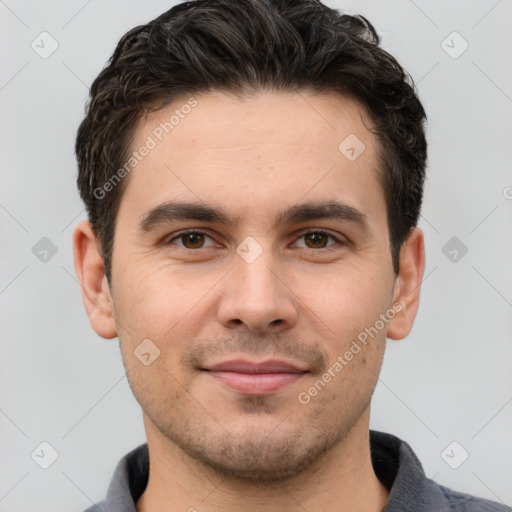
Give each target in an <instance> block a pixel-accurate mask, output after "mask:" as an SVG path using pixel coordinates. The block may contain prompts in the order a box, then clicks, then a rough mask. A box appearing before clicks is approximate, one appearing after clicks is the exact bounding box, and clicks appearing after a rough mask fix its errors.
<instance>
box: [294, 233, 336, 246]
mask: <svg viewBox="0 0 512 512" xmlns="http://www.w3.org/2000/svg"><path fill="white" fill-rule="evenodd" d="M302 238H303V239H304V241H305V244H306V245H303V246H302V247H303V248H306V249H325V248H327V247H331V246H332V245H336V243H334V244H330V245H327V244H328V240H329V238H330V239H331V240H334V241H335V242H338V243H342V242H341V241H340V240H338V239H337V238H336V237H335V236H334V235H332V234H331V233H329V232H328V231H324V230H322V229H315V230H311V231H308V232H307V233H303V234H302V235H301V236H300V237H299V240H300V239H302Z"/></svg>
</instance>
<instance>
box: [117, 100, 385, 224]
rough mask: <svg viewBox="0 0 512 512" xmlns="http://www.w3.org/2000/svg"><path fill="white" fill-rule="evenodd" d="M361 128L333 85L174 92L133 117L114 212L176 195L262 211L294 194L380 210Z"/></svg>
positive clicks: (373, 164) (359, 117)
mask: <svg viewBox="0 0 512 512" xmlns="http://www.w3.org/2000/svg"><path fill="white" fill-rule="evenodd" d="M369 127H371V122H370V119H369V117H368V115H367V113H366V111H365V109H364V107H362V106H361V105H360V104H359V103H358V102H356V101H354V100H352V99H350V98H347V97H344V96H341V95H339V94H336V93H326V94H312V93H306V92H303V93H282V92H279V93H277V92H260V93H258V94H255V95H252V96H246V97H244V98H238V97H235V96H232V95H227V94H224V93H220V92H215V93H208V94H198V95H193V96H184V97H182V98H180V99H177V100H174V101H173V102H172V103H171V104H169V105H168V106H167V107H166V108H164V109H162V110H160V111H158V112H154V113H152V114H150V115H148V116H146V117H143V118H141V119H140V120H139V123H138V125H137V127H136V130H135V133H134V138H133V140H132V145H131V151H132V152H134V153H137V158H138V159H137V161H136V162H135V161H134V162H133V163H134V164H135V165H134V166H133V167H132V169H131V170H130V172H129V180H128V183H127V188H126V190H125V192H124V194H123V198H122V199H121V206H120V211H119V215H121V210H131V211H133V212H134V213H135V212H137V214H138V215H139V217H140V215H143V213H144V212H145V211H147V210H148V209H149V208H150V207H152V206H154V205H155V204H158V203H159V202H165V201H168V200H170V199H174V198H177V197H181V198H183V199H184V198H187V199H195V200H196V201H206V202H208V203H209V204H215V205H218V206H220V205H221V204H222V205H230V206H231V207H232V208H233V209H236V210H240V211H242V210H243V209H244V208H245V207H251V208H252V214H254V211H255V209H256V208H259V210H258V211H259V212H260V214H261V216H262V217H263V214H264V212H267V211H268V212H269V213H271V210H273V209H275V208H278V207H279V208H278V209H281V208H280V207H282V206H284V205H285V204H293V203H297V202H300V201H301V199H303V198H304V199H307V200H308V201H311V200H315V199H321V200H343V202H345V203H347V204H351V205H352V206H354V207H357V208H358V209H360V210H363V211H366V213H368V214H370V215H371V214H372V213H373V214H375V215H378V214H379V213H380V214H382V209H384V212H385V204H384V197H383V192H382V190H381V187H380V185H379V180H378V176H377V172H378V171H377V169H378V164H377V149H378V143H377V140H376V138H375V136H374V135H373V134H372V133H371V132H370V131H369V130H368V128H369ZM144 148H149V149H145V150H144ZM141 153H144V156H142V157H141ZM127 198H128V200H127ZM379 210H380V211H379Z"/></svg>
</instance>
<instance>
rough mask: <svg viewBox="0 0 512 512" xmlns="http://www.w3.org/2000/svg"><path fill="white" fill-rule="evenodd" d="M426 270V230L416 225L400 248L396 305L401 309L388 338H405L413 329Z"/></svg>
mask: <svg viewBox="0 0 512 512" xmlns="http://www.w3.org/2000/svg"><path fill="white" fill-rule="evenodd" d="M424 271H425V241H424V237H423V231H422V230H421V229H420V228H413V229H412V230H411V232H410V233H409V236H408V238H407V240H406V241H405V242H404V244H403V246H402V248H401V250H400V270H399V273H398V276H397V277H396V281H395V288H394V296H393V304H396V305H398V304H399V305H400V306H399V307H395V311H396V310H398V312H397V313H396V315H395V317H394V318H393V320H392V321H391V322H390V323H389V326H388V333H387V337H388V338H391V339H393V340H400V339H402V338H405V337H406V336H407V335H408V334H409V333H410V332H411V329H412V326H413V324H414V319H415V318H416V313H417V312H418V306H419V301H420V289H421V281H422V279H423V273H424Z"/></svg>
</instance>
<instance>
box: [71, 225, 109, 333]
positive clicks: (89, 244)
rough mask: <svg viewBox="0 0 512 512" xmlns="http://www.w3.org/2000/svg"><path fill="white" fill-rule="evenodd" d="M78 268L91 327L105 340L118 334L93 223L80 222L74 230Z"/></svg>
mask: <svg viewBox="0 0 512 512" xmlns="http://www.w3.org/2000/svg"><path fill="white" fill-rule="evenodd" d="M73 252H74V259H75V270H76V273H77V276H78V280H79V282H80V286H81V287H82V298H83V301H84V305H85V309H86V311H87V315H88V316H89V321H90V323H91V326H92V328H93V329H94V330H95V331H96V333H97V334H98V335H100V336H101V337H102V338H105V339H111V338H115V337H116V336H117V331H116V323H115V319H114V306H113V301H112V296H111V294H110V289H109V286H108V281H107V277H106V275H105V265H104V262H103V257H102V256H101V254H100V246H99V243H98V241H97V239H96V235H95V234H94V231H93V229H92V226H91V223H90V222H87V221H83V222H80V224H78V226H76V228H75V231H74V233H73Z"/></svg>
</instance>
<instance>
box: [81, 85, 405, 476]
mask: <svg viewBox="0 0 512 512" xmlns="http://www.w3.org/2000/svg"><path fill="white" fill-rule="evenodd" d="M194 99H195V101H196V102H197V103H196V104H195V106H194V107H193V108H190V109H188V108H182V107H183V105H186V104H187V100H188V98H184V99H183V100H182V101H175V102H173V104H172V105H170V106H169V107H168V108H166V109H165V110H162V111H160V112H158V113H153V114H151V115H150V116H148V117H147V118H145V119H142V120H141V121H140V124H139V125H138V127H137V130H136V134H135V139H134V140H133V143H132V149H133V150H137V149H138V148H140V147H142V146H144V145H145V144H146V145H147V143H148V140H149V139H148V137H149V138H151V139H152V140H153V142H155V145H154V147H152V148H151V149H150V150H149V151H148V152H147V155H146V156H144V157H143V158H142V159H141V160H140V161H139V162H138V163H137V165H136V166H135V168H134V169H133V170H132V171H131V172H130V177H129V181H128V183H127V187H126V190H125V191H124V193H123V196H122V199H121V203H120V207H119V211H118V215H117V219H116V228H115V240H114V248H113V255H112V283H111V284H112V289H111V290H110V291H108V294H110V293H111V299H112V305H113V309H112V316H113V318H115V324H114V320H112V319H110V320H103V322H108V321H111V322H112V324H113V325H112V331H114V330H115V332H112V335H115V334H116V335H117V336H118V337H119V340H120V346H121V352H122V356H123V361H124V364H125V367H126V370H127V376H128V380H129V382H130V385H131V388H132V390H133V392H134V394H135V396H136V398H137V400H138V401H139V403H140V405H141V407H142V409H143V411H144V416H145V424H146V429H147V431H148V439H149V436H150V435H151V436H160V438H163V439H165V440H168V441H169V442H171V443H172V444H173V445H174V446H177V447H179V448H180V449H181V450H183V451H184V452H185V453H186V454H188V455H190V456H192V457H193V458H194V459H196V460H199V461H201V462H203V463H204V464H206V465H207V466H209V467H211V468H214V469H216V470H217V471H219V472H221V473H224V474H227V475H236V476H238V477H242V478H246V479H250V480H259V481H264V480H271V479H274V480H275V479H279V478H287V477H290V476H293V475H295V474H298V473H300V472H301V471H304V470H305V469H307V468H308V467H310V466H311V465H312V464H313V463H314V462H315V461H317V460H318V459H319V458H320V457H321V456H322V455H323V454H325V453H326V452H327V451H328V450H329V449H330V448H333V447H334V446H336V445H337V444H338V443H340V441H342V440H343V439H344V438H345V436H347V434H348V433H349V432H350V431H351V429H353V428H354V426H356V425H357V424H358V423H360V422H361V421H366V422H367V421H368V411H369V403H370V399H371V395H372V393H373V390H374V387H375V384H376V381H377V377H378V373H379V371H380V366H381V362H382V357H383V351H384V346H385V342H386V335H388V336H390V335H393V334H395V335H396V336H397V337H398V334H397V333H398V331H399V330H400V326H399V325H398V324H399V323H400V322H403V320H400V318H402V317H403V316H404V313H403V311H402V312H400V310H401V308H402V306H401V305H397V302H396V301H397V299H398V298H399V297H400V280H399V279H398V280H397V279H395V276H394V274H393V267H392V261H391V252H390V244H389V231H388V226H387V216H386V204H385V200H384V195H383V190H382V187H381V186H380V184H379V180H378V176H377V167H378V163H377V140H376V139H375V137H374V136H373V135H372V134H371V133H370V132H369V131H368V129H367V127H368V126H370V121H369V118H368V117H367V116H366V114H365V112H364V109H363V108H362V107H361V106H360V105H359V104H358V103H356V102H355V101H353V100H350V99H348V98H345V97H342V96H339V95H335V94H322V95H312V94H307V93H301V94H284V93H270V92H261V93H259V94H258V95H256V96H252V97H247V98H245V99H237V98H234V97H231V96H227V95H224V94H221V93H215V94H214V93H209V94H205V95H196V96H194ZM177 109H178V110H179V111H180V112H181V115H179V116H178V117H179V121H178V122H177V123H176V124H174V125H173V128H172V130H171V129H170V128H169V126H168V125H167V131H169V133H166V132H165V130H162V124H161V123H165V122H168V121H169V119H170V117H171V116H172V115H173V113H174V112H175V111H176V110H177ZM184 112H188V113H186V114H184ZM174 122H176V120H174ZM158 127H160V130H158ZM155 130H156V131H155ZM155 133H156V134H158V135H155ZM349 136H350V137H351V138H349V139H347V141H349V142H350V144H349V143H348V142H345V143H344V144H342V146H341V149H340V148H339V146H340V143H342V142H343V141H344V140H345V139H346V138H347V137H349ZM355 137H357V139H359V142H357V139H356V138H355ZM159 139H161V140H159ZM361 142H362V143H363V144H364V150H363V151H362V152H361V149H362V148H363V146H362V145H361ZM149 146H153V144H152V143H149ZM351 148H353V150H352V149H351ZM354 157H355V158H354ZM103 282H104V280H103ZM393 305H394V307H393ZM91 320H92V322H93V326H94V325H95V322H94V320H93V318H92V317H91ZM102 325H105V324H104V323H103V324H102ZM393 329H395V331H396V332H395V333H394V332H393ZM100 330H101V329H100ZM100 330H98V329H97V331H98V332H100ZM103 332H104V331H103Z"/></svg>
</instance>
